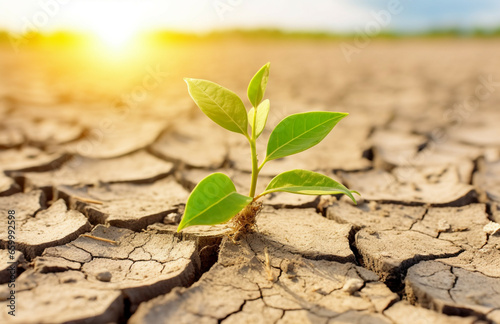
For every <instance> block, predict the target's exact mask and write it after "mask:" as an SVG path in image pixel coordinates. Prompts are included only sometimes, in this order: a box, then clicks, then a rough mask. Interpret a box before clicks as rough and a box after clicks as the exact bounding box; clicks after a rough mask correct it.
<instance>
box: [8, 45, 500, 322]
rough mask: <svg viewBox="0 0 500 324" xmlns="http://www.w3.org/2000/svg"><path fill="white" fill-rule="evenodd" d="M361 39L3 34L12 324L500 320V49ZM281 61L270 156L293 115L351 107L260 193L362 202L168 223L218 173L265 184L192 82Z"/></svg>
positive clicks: (231, 82) (237, 86)
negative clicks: (143, 42) (228, 221)
mask: <svg viewBox="0 0 500 324" xmlns="http://www.w3.org/2000/svg"><path fill="white" fill-rule="evenodd" d="M346 42H347V44H349V45H351V46H355V44H354V43H353V42H350V41H346ZM358 50H359V51H357V52H356V53H353V54H352V55H351V56H350V57H349V59H350V60H349V61H350V62H348V60H346V58H345V57H344V55H343V53H342V51H341V42H340V41H328V40H305V39H304V40H277V39H275V40H261V41H258V40H247V41H242V40H235V39H232V40H221V39H220V40H212V41H208V40H203V39H201V40H199V41H184V42H172V43H169V44H167V45H166V46H164V47H162V48H158V49H156V50H152V51H144V53H142V54H141V55H138V53H137V52H132V51H131V52H128V51H123V52H122V53H121V56H120V57H118V56H116V53H115V54H114V56H113V55H111V54H106V55H105V54H103V53H101V54H99V53H98V52H93V51H86V50H82V49H80V48H75V49H72V50H69V49H63V48H58V49H50V48H42V49H34V48H33V47H31V46H30V45H25V47H21V48H20V50H19V52H15V51H13V50H12V49H10V48H9V47H8V46H7V45H4V46H3V47H2V48H1V49H0V71H1V72H0V73H1V77H0V116H1V117H0V124H1V128H0V169H1V171H2V172H1V173H0V247H1V248H2V249H1V250H0V259H1V264H0V283H1V285H0V310H1V311H0V322H2V323H134V324H136V323H141V324H153V323H155V324H156V323H224V324H229V323H377V324H378V323H500V230H499V229H500V225H499V223H500V207H499V206H500V127H499V124H500V110H499V106H500V63H499V61H498V57H497V56H498V53H499V51H500V41H498V40H495V39H490V40H473V39H463V40H446V39H439V40H437V39H436V40H432V39H429V40H417V39H415V40H392V41H389V40H387V41H383V40H377V41H375V40H374V41H372V42H371V43H370V44H369V45H368V46H366V47H364V48H358ZM268 61H270V62H271V77H270V82H269V86H268V91H267V93H266V97H268V98H270V100H271V113H270V117H269V121H268V127H267V128H266V130H265V131H264V133H263V135H262V136H261V138H262V139H263V140H262V142H261V143H260V147H261V149H264V148H265V139H266V138H267V136H268V135H269V134H270V131H271V130H272V127H273V126H275V125H276V124H277V123H278V122H279V121H280V120H281V119H282V118H284V117H285V116H286V115H289V114H291V113H296V112H303V111H310V110H329V111H341V112H348V113H350V116H349V117H348V118H346V119H345V120H343V121H342V122H341V123H340V124H339V125H338V126H337V127H336V128H335V129H334V130H333V132H332V133H331V134H330V135H329V136H328V137H327V138H326V139H325V141H324V142H322V143H321V144H319V145H318V146H316V147H314V148H313V149H311V150H309V151H307V152H303V153H300V154H298V155H295V156H291V157H287V158H284V159H280V160H277V161H272V162H270V163H269V164H268V165H266V167H265V168H264V169H263V171H262V177H261V178H260V182H259V187H260V188H263V187H264V186H265V185H266V184H267V181H269V180H270V179H271V178H272V177H273V176H275V175H276V174H278V173H280V172H282V171H285V170H288V169H292V168H306V169H310V170H315V171H318V172H322V173H324V174H327V175H329V176H331V177H333V178H335V179H337V180H339V181H341V182H343V183H345V184H346V185H347V186H348V187H349V188H351V189H354V190H357V191H359V192H360V193H361V195H362V198H361V199H360V200H359V204H358V205H357V206H354V205H353V204H352V203H351V202H349V201H348V199H345V197H325V196H323V197H314V196H294V195H290V194H283V193H279V194H274V195H271V196H269V197H267V198H265V200H264V205H265V207H264V209H263V211H262V213H261V214H260V216H259V218H258V222H257V227H258V231H257V232H256V233H253V234H250V235H248V236H246V237H245V238H243V239H242V240H241V241H240V242H238V243H237V244H235V243H234V242H232V241H231V240H229V239H227V237H226V234H227V232H228V231H227V228H226V227H225V226H216V227H193V228H189V229H187V230H186V231H184V232H183V233H181V234H177V233H175V228H176V224H177V223H178V222H179V219H180V217H181V215H182V212H183V209H184V204H185V202H186V199H187V197H188V195H189V192H190V190H192V188H193V187H194V186H195V185H196V183H198V181H200V180H201V179H202V178H203V177H205V176H206V175H208V174H209V173H211V172H213V171H220V172H224V173H226V174H228V175H229V176H230V177H231V178H232V179H233V180H234V182H235V184H236V186H237V187H238V190H239V191H240V192H243V193H246V191H247V190H248V185H249V182H250V174H249V171H250V160H249V155H250V154H249V148H248V147H247V146H248V144H247V143H245V140H244V138H243V137H242V138H239V137H241V136H238V135H236V134H235V135H234V136H233V134H230V133H228V132H226V131H225V130H222V129H219V128H218V126H217V125H215V124H214V123H213V122H211V121H210V120H209V119H208V118H206V117H205V116H204V115H203V114H202V113H201V112H200V111H199V110H198V109H197V108H196V107H195V105H194V103H193V102H192V100H191V99H190V98H189V96H188V93H187V90H186V86H185V84H184V83H183V81H182V78H183V77H194V78H204V79H209V80H213V81H216V82H218V83H220V84H222V85H224V86H226V87H229V88H231V89H233V90H234V91H235V92H236V93H238V94H239V95H241V96H242V97H245V93H246V86H247V82H248V81H249V79H250V78H251V76H252V75H253V73H254V72H255V71H256V70H257V69H258V68H259V67H260V66H262V65H263V64H264V63H266V62H268ZM245 102H246V103H248V102H247V100H246V99H245ZM260 156H261V157H262V156H263V152H261V154H260ZM8 210H15V215H16V229H15V232H16V233H15V240H16V249H17V251H16V253H15V255H14V261H17V272H16V276H17V278H16V281H15V297H16V299H15V300H16V316H15V317H12V316H9V315H8V313H7V311H8V310H9V309H8V307H7V306H8V305H9V304H10V301H9V300H8V299H7V298H9V297H10V295H11V292H10V290H12V289H11V288H9V287H8V284H9V280H10V274H11V273H10V271H9V269H8V267H9V264H8V262H9V261H13V260H12V259H9V254H8V251H7V246H8V227H7V226H8V219H7V218H8Z"/></svg>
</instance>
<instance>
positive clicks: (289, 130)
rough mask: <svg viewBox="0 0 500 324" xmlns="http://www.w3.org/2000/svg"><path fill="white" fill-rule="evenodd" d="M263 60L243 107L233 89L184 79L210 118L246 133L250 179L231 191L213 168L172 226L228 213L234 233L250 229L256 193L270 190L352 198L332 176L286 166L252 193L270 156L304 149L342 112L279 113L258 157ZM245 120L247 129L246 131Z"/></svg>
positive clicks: (208, 221) (264, 111)
mask: <svg viewBox="0 0 500 324" xmlns="http://www.w3.org/2000/svg"><path fill="white" fill-rule="evenodd" d="M269 66H270V64H269V63H267V64H266V65H264V66H263V67H262V68H261V69H260V70H259V71H258V72H257V73H256V74H255V75H254V77H253V78H252V80H251V81H250V84H249V85H248V90H247V93H248V99H249V100H250V103H251V104H252V106H253V107H252V108H251V109H250V110H249V111H248V113H247V111H246V108H245V106H244V104H243V101H242V100H241V99H240V97H238V96H237V95H236V94H235V93H234V92H232V91H230V90H228V89H226V88H224V87H222V86H220V85H218V84H216V83H214V82H210V81H206V80H200V79H189V78H186V79H184V80H185V81H186V83H187V85H188V91H189V94H190V95H191V98H193V100H194V102H195V103H196V104H197V106H198V107H199V108H200V109H201V111H203V112H204V113H205V114H206V115H207V116H208V117H209V118H210V119H212V120H213V121H214V122H216V123H217V124H219V125H220V126H222V127H224V128H225V129H227V130H230V131H232V132H235V133H239V134H241V135H243V136H245V137H246V139H247V140H248V142H249V143H250V150H251V154H252V179H251V184H250V192H249V194H248V196H245V195H242V194H239V193H237V192H236V188H235V186H234V183H233V182H232V180H231V179H230V178H229V177H228V176H226V175H225V174H223V173H219V172H217V173H213V174H211V175H209V176H207V177H206V178H204V179H203V180H201V181H200V183H198V185H197V186H196V187H195V188H194V189H193V191H192V192H191V195H190V196H189V198H188V200H187V204H186V208H185V212H184V216H183V218H182V220H181V222H180V224H179V227H178V228H177V231H178V232H179V231H181V230H182V229H184V228H186V227H189V226H193V225H215V224H221V223H225V222H228V221H229V220H231V219H233V223H234V224H235V225H234V231H235V233H239V234H242V233H246V232H249V231H251V230H252V229H253V227H254V225H255V217H256V215H257V213H258V211H259V210H260V206H261V204H260V203H259V202H257V199H259V198H261V197H262V196H264V195H266V194H270V193H273V192H289V193H295V194H302V195H335V194H345V195H347V196H349V198H351V199H352V201H353V202H354V203H355V204H356V199H354V197H353V195H352V194H353V193H356V194H358V195H359V193H358V192H356V191H352V190H349V189H347V188H346V187H345V186H344V185H342V184H340V183H338V182H337V181H335V180H333V179H331V178H329V177H327V176H325V175H322V174H320V173H316V172H312V171H307V170H299V169H297V170H291V171H287V172H283V173H281V174H279V175H277V176H276V177H274V178H273V179H272V180H271V182H269V184H268V185H267V187H266V189H265V190H264V192H262V193H260V194H258V195H255V190H256V186H257V179H258V176H259V172H260V171H261V170H262V168H263V167H264V165H265V164H266V163H267V162H269V161H272V160H275V159H279V158H283V157H285V156H289V155H292V154H296V153H299V152H302V151H305V150H307V149H309V148H311V147H313V146H314V145H316V144H318V143H319V142H321V141H322V140H323V139H324V138H325V137H326V136H327V135H328V134H329V133H330V131H331V130H332V129H333V127H335V125H336V124H337V123H338V122H339V121H340V120H341V119H342V118H344V117H345V116H347V115H348V114H347V113H339V112H328V111H313V112H306V113H299V114H293V115H290V116H288V117H286V118H284V119H283V120H282V121H281V122H280V123H279V124H278V125H277V126H276V128H275V129H274V130H273V131H272V132H271V135H270V136H269V140H268V143H267V153H266V157H265V158H264V160H263V161H262V162H261V163H260V165H259V161H258V158H257V148H256V140H257V138H258V137H259V136H260V135H261V134H262V131H263V130H264V127H265V125H266V122H267V117H268V115H269V109H270V102H269V100H268V99H266V100H264V101H262V99H263V97H264V93H265V91H266V87H267V81H268V78H269ZM248 125H250V128H251V132H250V133H248Z"/></svg>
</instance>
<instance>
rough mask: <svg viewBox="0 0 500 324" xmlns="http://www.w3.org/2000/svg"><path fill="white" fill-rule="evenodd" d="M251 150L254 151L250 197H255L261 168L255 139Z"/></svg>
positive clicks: (251, 143)
mask: <svg viewBox="0 0 500 324" xmlns="http://www.w3.org/2000/svg"><path fill="white" fill-rule="evenodd" d="M250 149H251V151H252V184H251V185H250V193H249V194H248V195H249V196H250V197H252V198H253V197H254V196H255V189H256V187H257V178H258V176H259V166H258V161H257V148H256V145H255V139H252V140H251V141H250Z"/></svg>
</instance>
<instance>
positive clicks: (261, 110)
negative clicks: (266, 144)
mask: <svg viewBox="0 0 500 324" xmlns="http://www.w3.org/2000/svg"><path fill="white" fill-rule="evenodd" d="M270 107H271V104H270V103H269V99H266V100H264V101H262V102H261V103H260V105H259V107H257V116H256V119H255V126H254V125H253V121H254V114H255V108H253V107H252V109H250V111H249V112H248V120H249V121H250V125H251V126H252V128H254V127H255V138H258V137H259V136H260V134H262V131H263V130H264V127H266V122H267V116H269V108H270Z"/></svg>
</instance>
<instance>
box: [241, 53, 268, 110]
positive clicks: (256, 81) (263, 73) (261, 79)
mask: <svg viewBox="0 0 500 324" xmlns="http://www.w3.org/2000/svg"><path fill="white" fill-rule="evenodd" d="M270 64H271V63H267V64H266V65H264V66H263V67H261V68H260V70H259V71H257V73H255V75H254V76H253V78H252V80H251V81H250V84H249V85H248V90H247V93H248V99H249V100H250V102H251V103H252V105H253V106H254V107H257V106H258V105H259V104H260V102H261V101H262V98H264V93H265V92H266V87H267V80H268V79H269V66H270Z"/></svg>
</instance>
